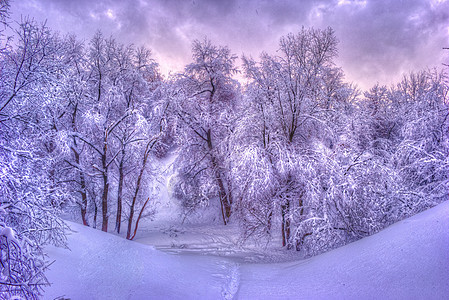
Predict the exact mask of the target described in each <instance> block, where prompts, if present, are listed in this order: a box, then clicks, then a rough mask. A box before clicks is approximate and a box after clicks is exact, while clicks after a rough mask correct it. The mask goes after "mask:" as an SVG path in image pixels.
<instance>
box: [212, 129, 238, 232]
mask: <svg viewBox="0 0 449 300" xmlns="http://www.w3.org/2000/svg"><path fill="white" fill-rule="evenodd" d="M207 146H208V148H209V151H210V152H211V154H210V156H211V163H212V167H213V168H214V170H215V180H216V181H217V185H218V195H219V198H220V206H221V215H222V217H223V223H224V225H226V224H227V223H228V221H229V218H230V217H231V207H232V206H231V205H232V198H231V196H230V195H228V193H227V192H226V188H225V186H224V183H223V179H222V177H221V174H220V169H219V167H218V163H217V160H216V158H215V156H214V155H213V153H212V149H213V148H212V137H211V130H210V129H209V130H208V131H207Z"/></svg>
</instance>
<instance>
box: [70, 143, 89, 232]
mask: <svg viewBox="0 0 449 300" xmlns="http://www.w3.org/2000/svg"><path fill="white" fill-rule="evenodd" d="M73 141H74V144H75V147H76V140H75V139H73ZM75 147H71V149H72V152H73V154H74V156H75V163H76V166H78V168H79V166H80V155H79V152H78V151H77V150H76V149H75ZM78 176H79V179H80V190H79V193H80V194H81V205H80V206H81V219H82V220H83V225H84V226H89V223H88V221H87V218H86V212H87V193H86V179H85V178H84V173H83V171H81V170H80V169H78Z"/></svg>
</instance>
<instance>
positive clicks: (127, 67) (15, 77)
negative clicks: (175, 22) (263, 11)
mask: <svg viewBox="0 0 449 300" xmlns="http://www.w3.org/2000/svg"><path fill="white" fill-rule="evenodd" d="M0 3H1V6H0V12H1V22H2V25H3V26H4V27H5V26H7V27H9V28H12V29H14V34H13V35H12V36H7V35H6V34H5V32H4V31H2V32H1V42H2V44H1V52H0V55H1V56H0V77H1V78H0V170H1V171H0V172H1V173H0V177H1V178H0V179H1V180H0V241H1V243H0V258H1V264H0V273H1V276H0V283H1V291H2V292H7V293H9V295H16V294H17V295H19V294H20V295H24V296H25V297H26V298H27V299H36V298H38V297H39V293H41V292H42V289H43V287H44V286H45V285H48V281H47V279H46V277H45V273H44V271H45V269H46V268H47V266H48V262H46V260H45V256H44V253H43V248H42V247H43V246H44V245H45V244H49V243H51V244H55V245H57V246H63V247H64V246H66V238H65V233H64V230H65V225H64V223H63V221H62V220H61V219H60V217H59V216H60V215H61V213H67V212H73V211H75V213H76V214H77V216H78V217H79V220H80V222H82V223H83V224H84V225H86V226H92V227H94V228H96V226H101V230H103V231H111V228H110V225H113V227H114V228H113V231H115V232H117V233H120V232H121V231H123V229H122V225H123V224H125V225H124V226H125V227H126V238H128V239H132V238H133V237H134V236H135V234H136V231H137V229H138V223H139V220H140V219H141V218H142V217H145V216H147V215H150V214H152V213H153V211H152V209H151V203H152V202H154V201H155V199H156V198H157V196H158V194H157V182H156V181H157V180H156V179H157V177H158V170H157V168H156V167H155V162H156V161H157V160H158V159H159V158H161V157H164V156H166V155H167V153H168V152H169V150H170V149H173V148H176V149H177V150H176V153H177V158H176V163H175V166H176V176H175V178H174V182H173V185H174V187H173V189H174V193H173V197H175V198H177V199H178V200H179V201H180V202H181V203H182V205H183V207H184V209H185V213H186V214H188V213H189V212H193V211H195V210H198V209H200V208H202V207H205V206H209V205H212V206H214V207H216V208H217V214H220V218H221V220H222V222H223V224H224V225H226V224H228V223H229V222H235V223H239V224H240V225H241V226H240V227H241V228H242V236H243V238H244V239H250V238H255V239H259V240H260V239H263V240H269V239H271V238H279V239H280V240H281V241H282V246H284V247H286V249H296V250H298V251H303V252H304V253H305V255H315V254H318V253H321V252H324V251H327V250H329V249H332V248H335V247H338V246H341V245H344V244H346V243H348V242H351V241H354V240H357V239H360V238H361V237H364V236H367V235H370V234H373V233H375V232H377V231H379V230H381V229H382V228H384V227H386V226H388V225H390V224H392V223H394V222H397V221H398V220H401V219H403V218H406V217H408V216H411V215H413V214H416V213H418V212H420V211H422V210H425V209H427V208H429V207H432V206H434V205H436V204H438V203H440V202H442V201H444V200H447V199H448V193H447V190H448V184H449V182H448V176H449V172H448V171H449V161H448V159H449V155H448V154H449V153H448V149H449V147H448V146H449V145H448V142H449V134H448V130H449V129H448V128H449V110H448V98H447V96H448V81H447V77H446V73H445V72H443V71H437V70H425V71H420V72H416V73H411V74H408V75H405V76H404V77H403V79H402V81H401V82H399V83H398V84H396V85H394V86H392V87H390V88H388V87H386V86H381V85H375V86H374V87H373V88H371V89H370V90H369V91H366V92H364V93H362V92H361V91H360V90H359V89H358V88H357V86H355V85H353V84H349V83H347V82H345V81H344V73H343V71H342V69H341V68H339V67H338V66H336V64H335V58H336V56H337V53H338V51H337V47H338V40H337V38H336V36H335V34H334V32H333V30H332V29H331V28H326V29H323V30H321V29H314V28H302V29H300V30H299V31H298V32H297V33H292V34H288V35H286V36H284V37H282V38H281V39H280V41H279V49H278V51H277V52H276V54H274V55H272V54H268V53H265V52H263V53H261V55H260V57H259V59H253V58H251V57H246V56H243V57H242V65H241V66H240V67H238V66H237V63H236V61H237V59H238V57H237V56H236V55H234V54H233V53H232V52H231V50H230V49H229V48H228V47H226V46H217V45H214V44H213V43H212V42H211V41H209V40H207V39H204V40H197V41H194V42H193V45H192V63H190V64H189V65H187V66H186V67H185V69H184V71H183V72H180V73H179V74H175V75H173V76H170V77H168V78H164V77H163V76H162V75H161V74H160V72H159V69H158V64H157V63H156V62H155V61H154V59H153V58H152V57H151V51H150V50H149V49H147V48H145V47H140V48H138V47H135V46H133V45H123V44H121V43H119V42H118V41H117V40H115V39H114V38H113V37H105V36H104V35H103V34H102V33H101V32H97V33H96V34H95V35H94V36H93V38H92V39H91V40H90V41H89V42H87V43H83V42H80V41H79V40H78V39H77V38H76V37H75V36H73V35H67V36H60V35H58V34H56V33H55V32H54V31H52V30H51V29H49V28H48V27H47V26H46V25H45V24H44V25H40V24H38V23H36V22H35V21H33V20H29V19H24V20H22V21H21V22H19V23H18V24H17V25H11V24H10V23H9V22H8V2H7V1H4V0H1V1H0ZM237 73H242V74H243V75H244V77H245V79H246V83H244V84H242V83H240V82H238V81H237V80H235V75H236V74H237ZM122 223H123V224H122ZM280 246H281V245H280Z"/></svg>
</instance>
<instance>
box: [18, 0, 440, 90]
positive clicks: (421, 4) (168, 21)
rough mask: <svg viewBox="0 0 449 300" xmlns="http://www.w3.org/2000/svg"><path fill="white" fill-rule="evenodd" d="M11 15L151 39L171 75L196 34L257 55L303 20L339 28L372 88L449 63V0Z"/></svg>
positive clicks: (113, 4) (131, 6) (71, 6)
mask: <svg viewBox="0 0 449 300" xmlns="http://www.w3.org/2000/svg"><path fill="white" fill-rule="evenodd" d="M11 13H12V18H13V19H15V20H19V19H20V17H21V16H27V15H29V16H31V17H34V18H35V19H36V20H38V21H44V20H47V25H48V26H49V27H51V28H53V29H55V30H58V31H60V32H61V33H67V32H70V33H75V34H76V35H77V36H78V37H79V38H80V39H83V40H86V41H87V40H89V39H90V38H91V37H92V36H93V34H94V33H95V31H96V30H98V29H101V30H102V31H103V32H104V33H105V35H110V34H112V35H114V36H115V37H116V38H117V39H118V40H119V41H121V42H122V43H133V44H135V45H146V46H148V47H149V48H151V49H152V51H153V54H154V57H155V58H156V60H157V61H158V62H159V64H160V65H161V70H162V71H163V73H165V74H167V73H168V71H169V70H172V71H179V70H181V69H182V68H183V66H184V65H186V64H187V63H189V62H190V58H191V53H190V47H191V42H192V41H193V40H195V39H202V38H204V37H206V36H207V37H208V38H209V39H211V40H212V41H213V42H214V43H215V44H219V45H227V46H229V47H230V48H231V50H232V51H233V52H234V53H235V54H237V55H238V56H241V55H242V54H246V55H252V56H253V57H255V58H257V57H258V56H259V54H260V52H261V51H267V52H269V53H275V51H276V50H277V48H278V42H279V38H280V37H281V36H283V35H285V34H287V33H289V32H295V31H298V30H299V29H300V28H301V27H302V26H314V27H315V28H326V27H328V26H331V27H332V28H333V29H334V30H335V33H336V35H337V37H338V39H339V40H340V44H339V57H338V59H337V64H338V65H339V66H341V67H342V68H343V70H344V71H345V74H346V79H347V80H348V81H353V82H356V83H358V84H359V86H360V87H362V88H365V89H366V88H369V87H370V86H372V85H373V84H375V83H376V82H379V83H381V84H387V85H388V84H391V83H392V82H397V81H398V80H399V79H400V78H401V76H402V74H403V73H404V72H409V71H412V70H420V69H423V68H426V67H435V66H436V67H442V63H448V62H449V51H448V50H443V49H442V48H443V47H449V0H390V1H388V0H329V1H324V0H322V1H312V0H302V1H301V0H296V1H295V0H247V1H245V0H229V1H228V0H184V1H182V0H121V1H120V0H96V1H92V0H11Z"/></svg>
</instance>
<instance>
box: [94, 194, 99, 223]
mask: <svg viewBox="0 0 449 300" xmlns="http://www.w3.org/2000/svg"><path fill="white" fill-rule="evenodd" d="M93 202H94V225H93V228H95V229H97V215H98V206H97V201H96V198H94V201H93Z"/></svg>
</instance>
